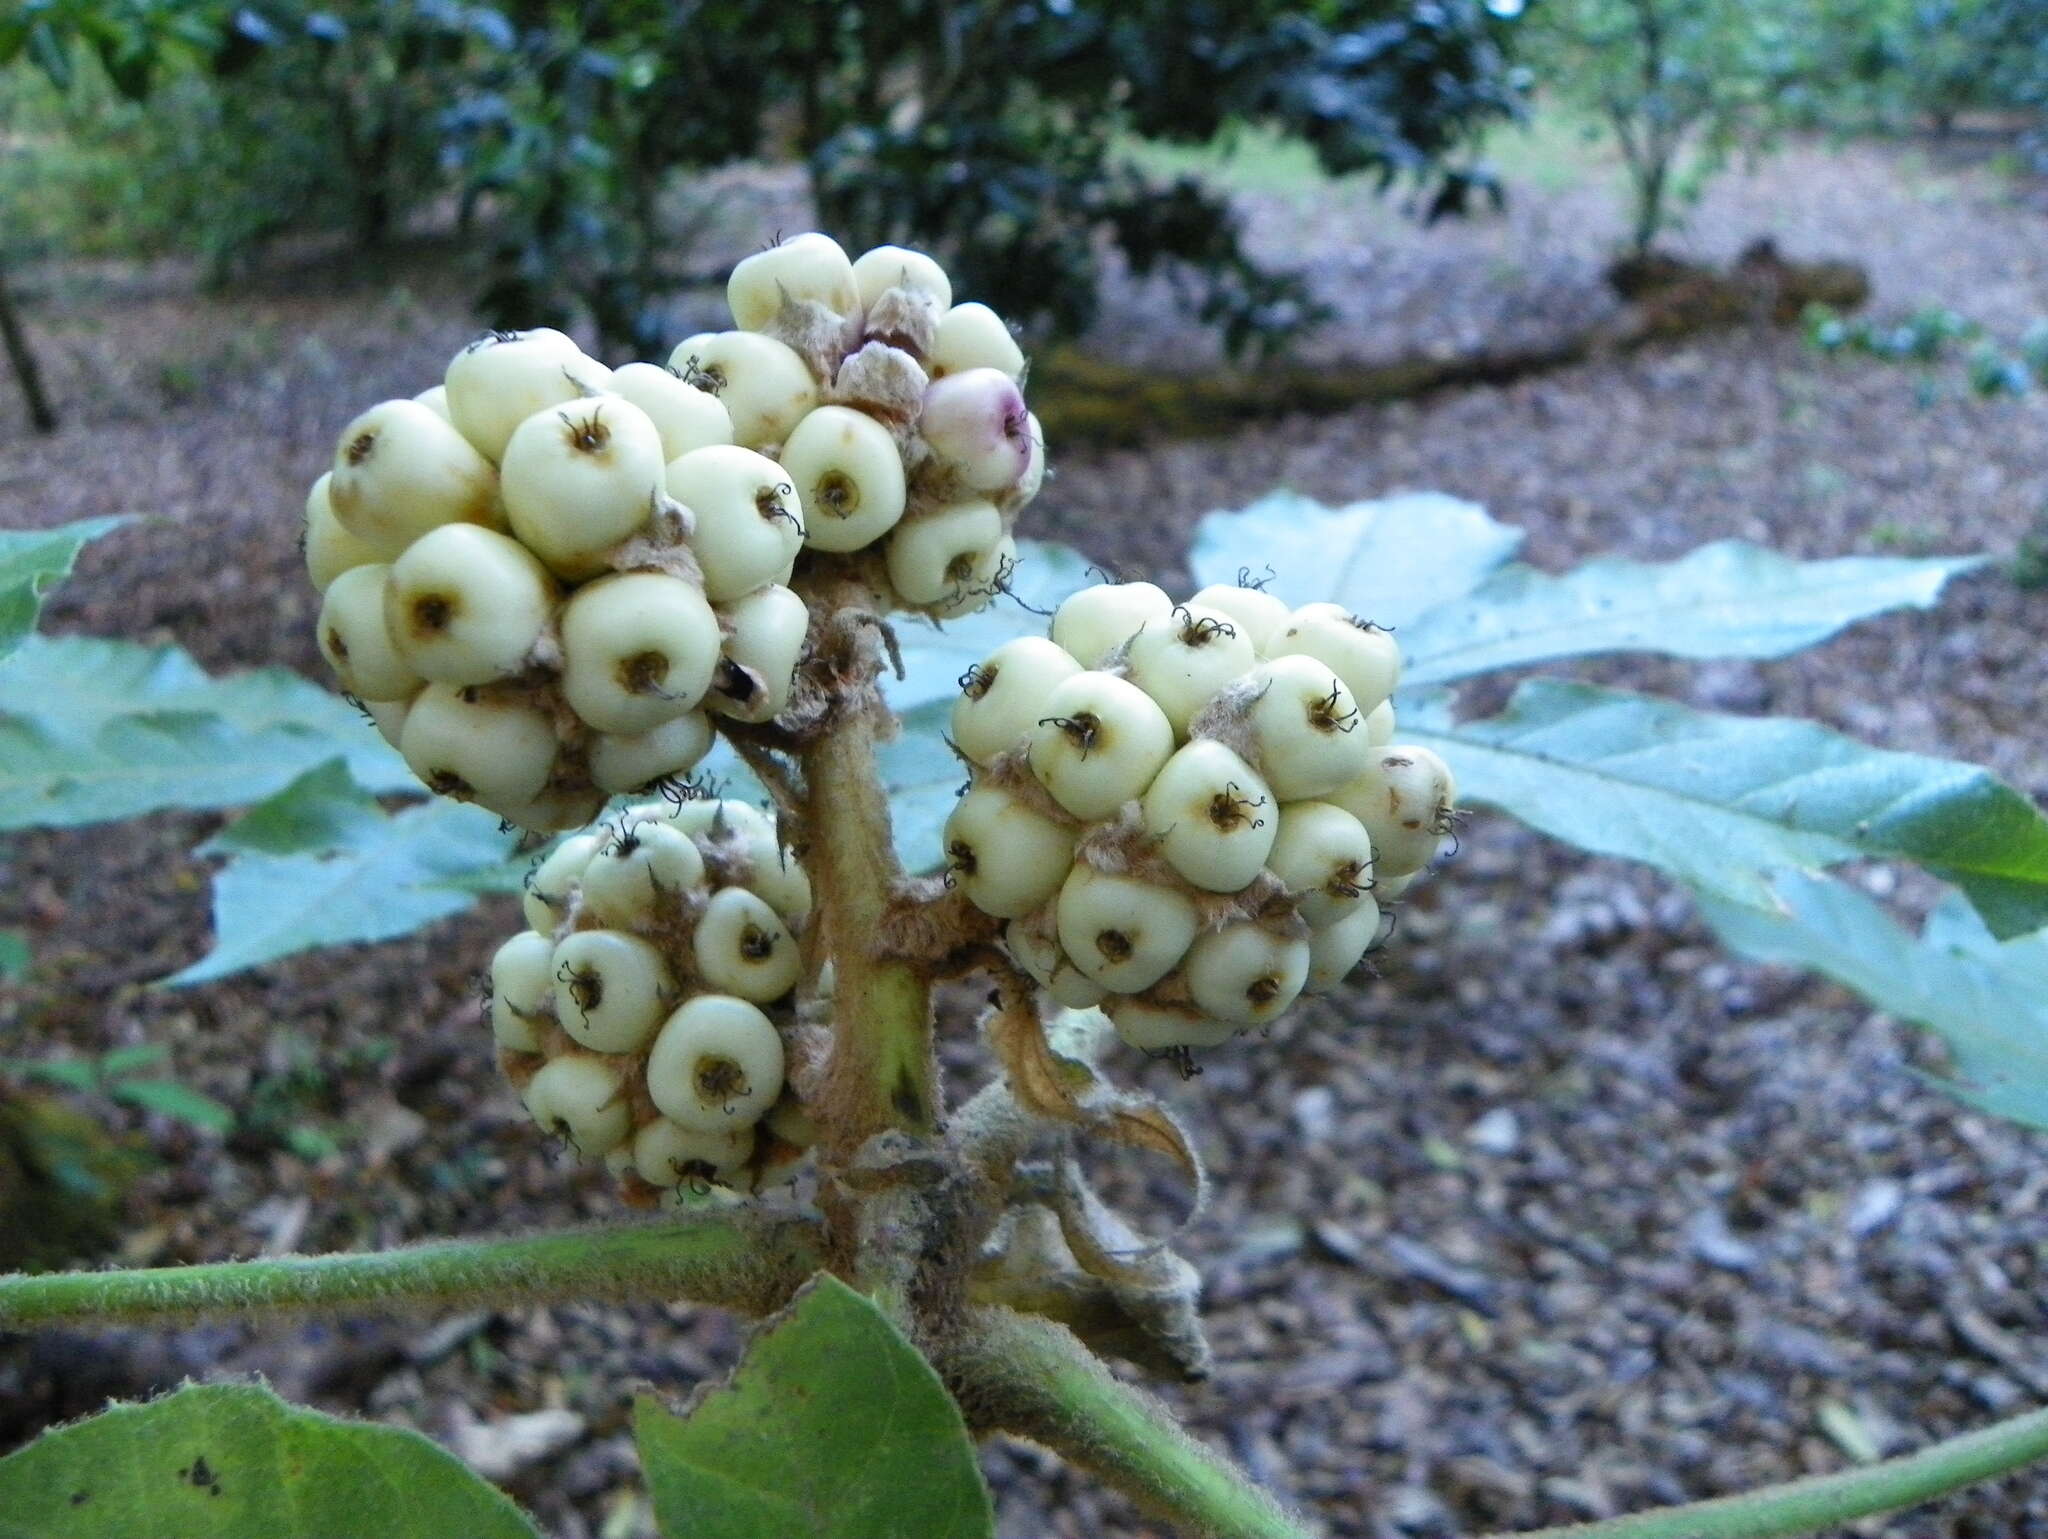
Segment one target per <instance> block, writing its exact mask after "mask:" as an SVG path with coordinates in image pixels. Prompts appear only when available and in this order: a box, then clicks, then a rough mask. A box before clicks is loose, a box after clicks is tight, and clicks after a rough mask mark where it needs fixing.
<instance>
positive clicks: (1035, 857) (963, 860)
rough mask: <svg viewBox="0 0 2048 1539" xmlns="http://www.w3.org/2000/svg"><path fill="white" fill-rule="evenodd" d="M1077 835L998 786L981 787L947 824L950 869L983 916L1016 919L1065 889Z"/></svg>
mask: <svg viewBox="0 0 2048 1539" xmlns="http://www.w3.org/2000/svg"><path fill="white" fill-rule="evenodd" d="M1076 833H1077V830H1076V829H1074V828H1073V827H1071V826H1070V825H1068V824H1065V823H1061V822H1058V821H1057V820H1055V819H1053V818H1049V817H1047V816H1046V815H1045V814H1044V813H1042V812H1040V811H1038V810H1037V809H1036V808H1034V807H1032V806H1031V805H1030V804H1029V803H1027V802H1025V801H1024V800H1023V799H1022V798H1021V797H1018V796H1016V795H1014V794H1013V793H1011V792H1009V791H1006V790H1003V789H1002V788H1001V787H999V786H988V785H982V786H976V787H975V788H974V789H973V790H971V791H969V792H968V793H967V794H966V795H965V796H963V797H961V798H960V801H959V803H958V805H956V806H955V807H954V808H953V813H952V816H951V817H949V818H947V819H946V830H945V835H944V841H945V852H946V869H947V871H948V872H949V873H950V875H951V877H952V879H953V881H954V882H955V883H956V884H957V885H958V886H959V888H960V890H961V891H962V892H964V893H966V894H967V901H968V902H970V903H972V904H973V905H974V906H975V907H976V908H978V909H980V910H981V911H982V912H983V913H984V914H993V915H995V917H996V918H998V919H1016V918H1018V917H1020V916H1021V915H1024V914H1028V913H1030V912H1031V911H1032V910H1033V909H1035V908H1037V907H1038V906H1039V905H1040V904H1042V903H1044V902H1045V900H1046V899H1048V898H1050V897H1051V896H1052V895H1053V894H1054V893H1056V892H1058V891H1059V890H1060V883H1061V882H1062V881H1063V880H1064V879H1065V877H1066V875H1067V871H1068V868H1069V867H1071V866H1072V865H1073V862H1074V838H1075V835H1076Z"/></svg>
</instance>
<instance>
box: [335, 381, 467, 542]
mask: <svg viewBox="0 0 2048 1539" xmlns="http://www.w3.org/2000/svg"><path fill="white" fill-rule="evenodd" d="M327 501H328V504H329V506H331V507H332V508H333V510H334V516H335V517H336V518H337V519H339V520H340V521H341V526H342V528H344V529H346V530H348V532H349V533H351V534H353V535H354V536H355V537H356V538H357V539H359V540H363V541H366V542H368V543H369V544H371V545H376V546H380V547H383V548H385V549H395V548H403V547H404V546H405V545H407V544H409V543H410V542H411V541H413V540H415V539H417V538H418V537H419V536H421V535H423V534H425V533H426V532H427V531H428V530H429V529H438V528H439V527H440V526H441V525H443V524H454V523H468V524H489V525H493V526H499V527H502V524H503V519H502V517H501V515H500V510H499V506H498V477H497V474H496V472H494V471H493V470H492V469H491V465H490V461H488V460H486V459H485V458H484V457H483V456H482V455H481V454H479V453H477V452H476V450H475V449H474V448H472V447H471V446H470V444H469V442H468V440H466V439H465V438H463V436H462V435H461V434H460V433H458V432H456V431H455V429H454V428H452V427H450V426H449V425H448V423H447V422H446V421H445V420H443V419H442V418H441V417H439V416H437V415H435V413H434V411H433V409H432V408H430V407H426V406H422V405H420V403H419V402H418V401H408V400H398V401H384V402H381V403H379V404H378V405H376V406H372V407H371V408H370V409H369V410H368V411H366V412H364V413H363V414H362V415H361V416H359V417H357V418H356V419H355V421H353V422H351V423H350V424H349V425H348V426H347V427H345V428H343V429H342V430H341V439H340V441H339V442H338V443H337V444H336V446H335V450H334V468H333V471H332V479H330V480H329V481H328V483H327Z"/></svg>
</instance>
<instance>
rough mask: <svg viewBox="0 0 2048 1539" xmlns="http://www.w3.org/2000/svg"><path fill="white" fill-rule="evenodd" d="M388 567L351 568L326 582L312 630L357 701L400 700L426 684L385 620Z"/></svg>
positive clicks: (339, 677) (328, 662)
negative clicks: (324, 594) (408, 660)
mask: <svg viewBox="0 0 2048 1539" xmlns="http://www.w3.org/2000/svg"><path fill="white" fill-rule="evenodd" d="M390 578H391V568H390V567H388V566H383V565H374V564H373V565H370V566H356V567H350V568H349V569H348V570H347V571H346V572H343V573H342V574H341V575H340V576H339V577H337V578H335V579H334V581H333V582H331V583H329V584H328V585H327V595H326V597H325V598H324V599H322V601H321V604H320V620H319V625H318V627H317V629H316V630H315V632H314V634H315V636H316V638H317V639H318V641H319V644H320V655H321V656H322V657H324V658H326V659H327V665H328V667H330V668H332V669H333V670H334V676H335V677H336V678H338V679H339V680H341V687H342V688H343V689H345V690H347V691H348V692H349V693H350V694H352V695H354V696H355V697H356V698H357V699H359V700H403V699H405V698H407V697H408V696H410V695H411V694H412V693H413V691H415V690H417V689H418V688H419V687H420V685H421V684H422V683H423V682H424V680H422V679H421V678H420V675H419V672H418V670H417V669H415V668H414V667H413V666H412V664H411V663H409V662H407V661H406V658H405V654H404V653H402V652H401V651H399V650H398V648H397V646H396V645H395V644H394V643H393V641H392V639H391V632H390V630H389V629H388V628H387V627H386V626H385V624H384V590H385V587H386V585H387V584H388V583H389V581H390Z"/></svg>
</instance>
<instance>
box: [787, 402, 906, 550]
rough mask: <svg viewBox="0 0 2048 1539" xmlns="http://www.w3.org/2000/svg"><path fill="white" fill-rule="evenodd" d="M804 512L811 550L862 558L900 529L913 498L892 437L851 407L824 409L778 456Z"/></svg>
mask: <svg viewBox="0 0 2048 1539" xmlns="http://www.w3.org/2000/svg"><path fill="white" fill-rule="evenodd" d="M777 458H778V459H779V460H780V461H781V464H782V468H783V469H784V470H786V471H788V472H789V479H790V481H791V482H792V483H793V484H794V485H795V487H796V491H797V496H798V498H799V499H800V500H801V501H802V503H803V506H804V543H805V544H807V545H809V546H811V547H812V548H813V549H816V550H838V551H845V550H861V549H863V548H864V547H866V546H869V545H872V544H874V542H875V541H876V540H879V539H880V538H881V537H882V536H883V535H885V534H887V533H888V532H889V531H890V530H891V529H893V528H895V527H896V524H897V522H898V521H899V520H900V519H901V518H902V517H903V507H904V500H905V498H906V496H907V495H908V493H907V488H906V484H905V481H904V476H903V456H902V453H901V452H900V451H899V450H898V449H897V447H896V440H895V439H894V438H893V437H891V436H890V433H889V430H888V429H887V428H885V427H883V426H882V424H881V423H879V422H877V421H876V420H875V419H874V418H873V417H870V416H869V415H868V414H867V413H866V412H860V411H855V410H854V409H853V408H852V407H850V406H820V407H819V408H818V409H817V410H816V411H814V412H811V413H809V414H808V415H806V416H805V417H804V419H803V420H802V421H801V422H799V423H798V424H797V425H796V426H795V428H793V429H792V430H791V431H790V435H789V440H788V442H786V443H784V444H783V446H782V452H781V453H780V454H779V455H778V456H777Z"/></svg>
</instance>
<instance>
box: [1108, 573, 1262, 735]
mask: <svg viewBox="0 0 2048 1539" xmlns="http://www.w3.org/2000/svg"><path fill="white" fill-rule="evenodd" d="M1256 661H1257V658H1256V657H1255V656H1254V654H1253V652H1252V644H1251V642H1250V640H1248V639H1247V638H1246V636H1245V634H1244V632H1243V631H1242V630H1240V629H1239V628H1238V625H1237V622H1236V621H1234V620H1233V619H1231V618H1230V616H1228V615H1226V614H1224V613H1223V612H1222V611H1221V610H1220V609H1201V608H1197V607H1196V606H1195V605H1193V604H1182V605H1180V606H1179V607H1177V608H1175V609H1172V610H1169V611H1168V612H1167V613H1165V614H1163V615H1154V616H1153V617H1152V618H1151V619H1149V620H1147V621H1146V622H1145V623H1144V624H1143V625H1141V626H1140V627H1139V628H1138V631H1137V633H1136V634H1135V635H1133V636H1132V637H1131V639H1130V642H1129V643H1128V645H1127V646H1126V648H1125V652H1124V669H1125V675H1124V676H1125V677H1126V678H1128V679H1129V680H1130V681H1131V682H1132V683H1133V684H1135V685H1137V686H1138V688H1140V689H1142V690H1143V691H1145V693H1146V694H1148V695H1150V696H1151V697H1152V698H1153V699H1154V700H1156V701H1158V702H1159V709H1160V710H1162V711H1164V712H1165V713H1166V719H1167V720H1168V721H1170V722H1172V723H1173V730H1174V733H1175V735H1176V736H1178V737H1181V738H1185V737H1186V736H1187V732H1188V723H1189V722H1191V721H1192V720H1194V718H1195V716H1196V715H1197V713H1199V712H1200V711H1201V709H1202V707H1203V706H1205V705H1207V704H1208V703H1209V701H1210V700H1211V698H1213V697H1214V696H1215V694H1216V692H1217V691H1218V690H1220V689H1222V688H1223V687H1224V686H1225V685H1227V684H1231V683H1234V682H1236V680H1237V679H1238V678H1239V676H1241V675H1242V674H1244V673H1246V672H1249V671H1250V669H1251V668H1252V666H1253V664H1254V663H1255V662H1256Z"/></svg>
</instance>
